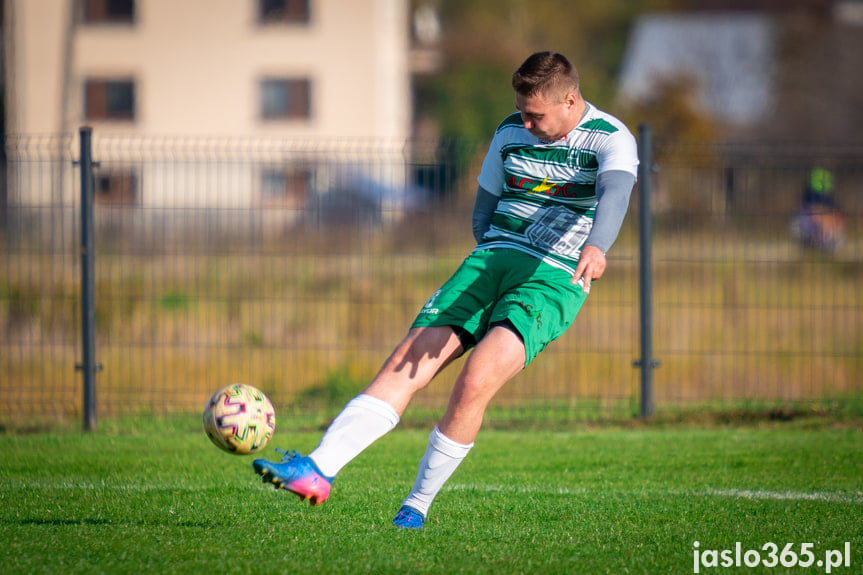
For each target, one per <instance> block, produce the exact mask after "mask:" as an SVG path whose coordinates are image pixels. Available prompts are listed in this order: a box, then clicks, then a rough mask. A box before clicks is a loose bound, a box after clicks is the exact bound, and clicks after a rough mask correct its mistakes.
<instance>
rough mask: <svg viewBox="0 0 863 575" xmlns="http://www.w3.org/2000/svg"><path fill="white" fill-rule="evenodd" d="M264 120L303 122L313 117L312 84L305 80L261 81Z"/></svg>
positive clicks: (280, 79) (276, 79)
mask: <svg viewBox="0 0 863 575" xmlns="http://www.w3.org/2000/svg"><path fill="white" fill-rule="evenodd" d="M261 117H262V118H263V119H264V120H303V119H308V118H310V117H311V82H309V80H307V79H305V78H301V79H286V78H268V79H264V80H262V81H261Z"/></svg>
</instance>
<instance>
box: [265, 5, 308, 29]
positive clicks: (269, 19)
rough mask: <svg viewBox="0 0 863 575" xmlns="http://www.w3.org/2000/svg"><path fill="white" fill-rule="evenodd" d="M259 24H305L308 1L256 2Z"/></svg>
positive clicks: (306, 21)
mask: <svg viewBox="0 0 863 575" xmlns="http://www.w3.org/2000/svg"><path fill="white" fill-rule="evenodd" d="M258 22H260V23H261V24H307V23H308V22H309V0H258Z"/></svg>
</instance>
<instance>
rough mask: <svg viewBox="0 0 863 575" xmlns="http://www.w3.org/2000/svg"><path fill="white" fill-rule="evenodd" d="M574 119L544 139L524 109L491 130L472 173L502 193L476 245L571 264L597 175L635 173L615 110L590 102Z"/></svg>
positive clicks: (590, 213)
mask: <svg viewBox="0 0 863 575" xmlns="http://www.w3.org/2000/svg"><path fill="white" fill-rule="evenodd" d="M586 105H587V109H586V111H585V113H584V115H583V116H582V118H581V121H580V122H579V124H578V126H576V127H575V128H573V129H572V131H570V132H569V133H568V134H567V135H566V137H564V138H561V139H560V140H557V141H556V142H548V143H544V142H541V141H540V140H539V138H537V137H536V136H534V135H533V134H531V133H530V132H529V131H528V130H526V129H525V128H524V124H523V123H522V119H521V114H520V113H519V112H516V113H514V114H511V115H510V116H508V117H507V118H506V119H505V120H504V121H503V122H502V123H501V124H500V126H498V128H497V130H496V131H495V134H494V138H493V139H492V141H491V145H490V146H489V150H488V153H487V154H486V157H485V160H484V162H483V165H482V171H481V172H480V174H479V177H478V178H477V181H478V183H479V185H480V186H481V187H482V188H483V189H485V190H487V191H488V192H490V193H492V194H495V195H498V196H500V201H499V202H498V205H497V209H496V210H495V212H494V215H493V216H492V219H491V227H490V228H489V230H488V231H487V232H486V233H485V235H484V236H483V238H482V241H480V242H479V244H478V245H477V248H476V249H478V250H482V249H490V248H512V249H517V250H521V251H523V252H526V253H529V254H531V255H533V256H534V257H537V258H539V259H541V260H543V261H546V262H547V263H549V264H551V265H554V266H556V267H559V268H561V269H564V270H567V271H569V272H570V273H572V272H574V271H575V266H576V264H577V263H578V258H579V256H580V255H581V248H582V246H583V245H584V242H585V240H586V239H587V236H588V235H589V234H590V230H591V228H592V226H593V217H594V214H595V212H596V206H597V197H596V177H597V175H598V174H601V173H603V172H606V171H609V170H622V171H624V172H628V173H630V174H632V175H633V176H634V175H636V170H637V167H638V151H637V146H636V143H635V138H634V137H633V135H632V133H631V132H630V131H629V130H628V129H627V128H626V126H625V125H624V124H623V123H622V122H621V121H620V120H618V119H617V118H615V117H614V116H612V115H610V114H607V113H605V112H603V111H601V110H599V109H598V108H596V107H595V106H593V105H591V104H590V103H586Z"/></svg>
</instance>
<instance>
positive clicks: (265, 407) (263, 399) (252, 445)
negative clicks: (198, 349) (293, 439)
mask: <svg viewBox="0 0 863 575" xmlns="http://www.w3.org/2000/svg"><path fill="white" fill-rule="evenodd" d="M204 431H205V432H206V433H207V437H209V438H210V441H212V442H213V443H214V444H215V445H216V446H217V447H219V448H220V449H224V450H225V451H227V452H228V453H233V454H236V455H247V454H249V453H255V452H256V451H260V450H261V449H263V448H264V447H265V446H266V445H267V443H269V441H270V438H271V437H272V436H273V433H274V432H275V431H276V412H275V410H274V409H273V404H272V403H271V402H270V400H269V398H267V396H266V395H264V392H262V391H261V390H259V389H257V388H255V387H252V386H251V385H246V384H245V383H235V384H233V385H229V386H227V387H223V388H222V389H220V390H219V391H217V392H216V393H214V394H213V396H212V397H211V398H210V400H209V401H207V406H206V407H205V408H204Z"/></svg>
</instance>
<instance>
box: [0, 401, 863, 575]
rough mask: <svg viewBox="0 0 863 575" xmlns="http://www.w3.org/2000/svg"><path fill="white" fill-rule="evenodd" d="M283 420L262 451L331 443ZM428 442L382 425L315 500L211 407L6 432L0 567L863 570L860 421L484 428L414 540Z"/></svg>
mask: <svg viewBox="0 0 863 575" xmlns="http://www.w3.org/2000/svg"><path fill="white" fill-rule="evenodd" d="M283 421H284V422H285V425H282V426H281V427H280V429H279V431H277V434H276V436H275V438H274V440H273V442H272V443H271V444H270V446H268V447H267V449H266V451H265V455H266V456H268V457H275V453H274V448H275V447H276V446H279V447H282V448H292V449H298V450H300V451H305V452H308V451H309V450H310V449H311V448H313V447H314V446H315V445H316V443H317V441H318V439H319V436H320V433H319V432H300V431H296V432H294V431H288V429H289V428H290V422H289V421H288V420H287V419H283ZM426 436H427V431H426V430H397V431H395V432H393V433H391V434H390V435H388V436H386V437H385V438H383V439H382V440H381V441H379V442H378V443H376V444H375V445H374V446H372V447H371V448H370V449H369V450H367V451H366V452H365V453H363V454H362V455H361V456H360V457H359V458H357V459H356V460H355V461H354V462H352V463H351V464H350V465H349V466H348V467H346V468H345V469H344V470H343V471H342V473H341V475H340V476H339V478H338V479H337V481H336V483H335V486H334V489H333V493H332V495H331V497H330V499H329V500H328V501H327V502H326V503H325V504H323V505H321V506H318V507H313V508H310V507H309V506H308V505H307V504H304V503H301V502H300V501H299V500H298V499H297V498H296V497H295V496H293V495H290V494H288V493H287V492H284V491H278V492H277V491H275V490H273V489H271V488H269V487H267V486H265V485H263V484H262V483H261V482H260V481H259V479H258V478H257V476H255V475H254V473H253V472H252V469H251V457H237V456H233V455H228V454H226V453H223V452H221V451H219V450H217V449H216V448H215V447H214V446H212V445H211V444H210V443H209V441H208V440H207V438H206V437H205V436H204V434H203V433H202V432H201V431H199V424H198V416H197V415H194V416H189V417H188V418H182V417H178V418H176V419H172V420H170V421H168V420H164V419H152V420H146V419H144V420H139V422H138V423H136V424H130V425H120V426H116V425H112V424H110V423H109V422H106V423H105V424H103V425H102V426H101V427H100V431H99V432H97V433H94V434H76V433H60V434H54V433H50V434H49V433H45V434H30V435H15V434H5V435H4V436H3V445H4V449H3V451H2V454H0V539H2V541H3V545H2V546H0V563H2V565H3V572H4V573H9V574H17V573H65V574H74V573H291V574H304V573H495V574H500V573H537V574H539V573H568V574H572V573H587V574H589V573H692V572H693V571H694V568H695V553H696V552H699V553H707V554H706V555H704V556H703V557H702V559H703V560H704V563H702V565H708V564H710V561H711V559H710V557H711V555H710V553H709V551H710V550H717V551H718V550H725V549H731V550H734V549H735V544H736V543H737V542H740V543H741V548H742V550H743V551H746V550H758V551H759V553H760V557H761V558H762V560H763V561H765V562H767V563H768V564H769V563H770V562H771V559H770V556H769V551H770V548H769V547H768V548H767V549H766V550H765V549H764V546H765V545H767V544H768V543H774V544H775V545H776V546H777V547H778V551H777V552H776V556H777V557H779V556H780V553H781V551H782V550H783V548H784V547H785V546H786V545H787V544H793V546H792V547H791V550H793V551H794V552H795V553H800V551H801V545H802V544H804V543H807V544H808V543H811V544H812V545H811V551H812V552H813V564H812V565H811V566H810V567H809V568H802V567H797V568H791V569H787V568H784V567H782V565H781V563H779V564H778V565H777V566H776V567H772V568H771V567H764V566H763V565H762V566H760V567H758V568H747V567H740V568H721V567H717V568H708V567H705V566H701V567H700V571H701V572H702V573H704V572H727V573H742V572H745V573H786V572H801V573H823V572H827V566H826V565H827V563H826V562H825V561H826V560H827V559H828V552H830V551H841V552H843V557H842V562H841V566H836V567H833V568H832V572H833V573H860V572H861V571H862V570H863V567H861V564H863V563H861V561H863V560H861V558H860V550H861V548H863V449H861V448H863V426H861V425H860V422H859V420H851V421H847V420H846V421H839V422H837V421H826V422H825V421H815V422H813V421H811V420H806V419H801V420H795V421H793V422H790V423H781V424H780V423H761V424H750V425H745V426H717V425H708V426H703V427H690V426H686V425H680V424H677V425H638V426H636V425H618V426H615V427H601V428H588V427H585V428H583V429H580V430H572V431H561V432H542V431H524V432H519V431H498V430H485V431H483V432H482V433H481V434H480V436H479V438H478V440H477V443H476V447H475V449H474V450H473V452H472V453H471V454H470V456H469V457H468V459H467V460H465V462H464V464H463V465H462V466H461V468H460V469H459V470H458V471H457V472H456V474H455V476H453V478H452V480H451V481H450V483H449V484H448V485H447V487H446V488H445V490H444V491H443V492H442V493H441V494H440V496H439V497H438V500H437V501H436V503H435V505H434V506H433V507H432V510H431V513H430V516H429V520H428V522H427V526H426V528H425V529H424V530H423V531H420V532H403V531H399V530H396V529H395V528H393V527H392V526H391V523H390V521H391V519H392V516H393V515H394V513H395V511H396V510H397V509H398V506H399V504H400V502H401V499H402V498H403V497H404V495H405V494H406V493H407V490H408V489H409V488H410V485H411V484H412V482H413V477H414V472H415V468H416V463H417V461H418V459H419V457H420V456H421V454H422V451H423V449H424V447H425V442H426ZM696 541H697V542H699V544H698V547H695V542H696ZM846 542H847V544H848V547H847V548H848V549H850V550H851V556H850V558H848V559H847V561H848V562H849V564H850V566H848V567H846V566H845V563H844V561H845V560H846V558H845V557H844V551H845V549H846ZM705 557H706V559H704V558H705ZM752 557H753V556H752V555H751V554H750V559H752ZM784 559H785V560H786V561H789V560H790V555H786V556H785V557H784ZM835 559H836V555H835V554H833V555H830V556H829V560H830V561H833V560H835ZM777 560H778V559H777ZM800 560H802V556H801V557H800ZM818 561H821V562H822V565H821V566H819V565H818V563H817V562H818Z"/></svg>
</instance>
